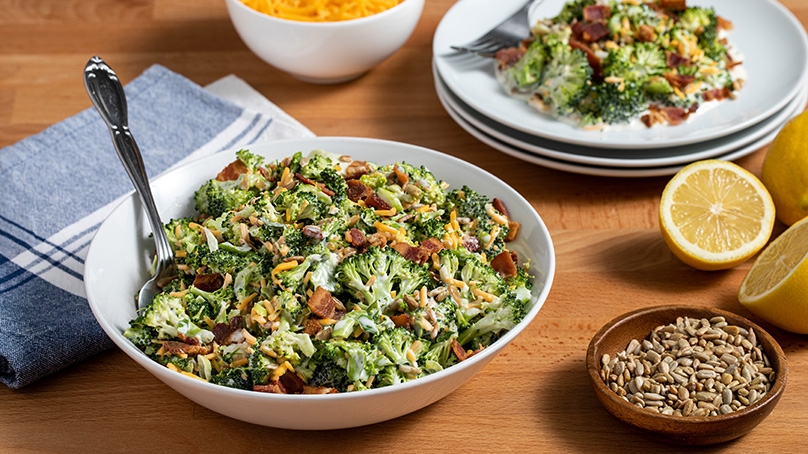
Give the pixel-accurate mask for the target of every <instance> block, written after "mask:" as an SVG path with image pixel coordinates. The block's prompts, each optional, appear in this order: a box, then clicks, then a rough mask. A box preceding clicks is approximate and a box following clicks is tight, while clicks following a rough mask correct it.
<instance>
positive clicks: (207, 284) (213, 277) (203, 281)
mask: <svg viewBox="0 0 808 454" xmlns="http://www.w3.org/2000/svg"><path fill="white" fill-rule="evenodd" d="M223 285H224V276H222V275H221V274H220V273H210V274H197V275H196V276H195V277H194V283H193V286H194V287H196V288H198V289H199V290H202V291H205V292H215V291H216V290H219V289H220V288H222V286H223Z"/></svg>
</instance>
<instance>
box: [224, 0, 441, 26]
mask: <svg viewBox="0 0 808 454" xmlns="http://www.w3.org/2000/svg"><path fill="white" fill-rule="evenodd" d="M425 1H426V0H402V1H401V2H400V3H398V4H397V5H394V6H392V7H390V8H388V9H386V10H384V11H380V12H378V13H375V14H371V15H370V16H364V17H357V18H355V19H348V20H341V21H310V22H307V21H298V20H293V19H284V18H282V17H277V16H272V15H269V14H266V13H262V12H260V11H258V10H255V9H253V8H250V7H249V6H247V5H245V4H244V3H243V2H241V1H240V0H227V2H228V3H229V4H232V5H234V7H235V8H240V9H242V10H243V11H245V12H246V14H250V15H252V16H253V17H260V18H264V19H268V20H269V21H271V22H277V23H278V24H286V25H292V24H295V25H297V26H301V27H307V28H343V27H350V26H352V25H360V24H364V23H367V22H372V21H376V20H383V19H384V18H386V17H387V16H390V15H393V14H396V12H397V11H400V10H402V9H404V8H407V7H409V5H415V6H413V7H414V8H419V7H420V8H423V5H424V3H425ZM419 5H420V6H419Z"/></svg>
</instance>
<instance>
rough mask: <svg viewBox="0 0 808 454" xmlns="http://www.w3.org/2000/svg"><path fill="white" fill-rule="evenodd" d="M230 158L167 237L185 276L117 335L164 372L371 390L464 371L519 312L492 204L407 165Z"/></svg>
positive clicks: (520, 273) (518, 284) (525, 286)
mask: <svg viewBox="0 0 808 454" xmlns="http://www.w3.org/2000/svg"><path fill="white" fill-rule="evenodd" d="M236 156H237V158H236V159H235V160H234V161H233V162H232V163H231V164H229V165H228V166H226V167H225V168H224V169H223V170H222V171H221V172H220V173H219V174H218V175H217V176H216V178H214V179H211V180H208V181H207V182H205V183H204V184H203V185H202V186H201V187H200V188H199V189H198V190H197V191H196V192H195V194H194V200H195V205H196V209H197V211H198V215H196V216H193V217H188V218H182V219H173V220H171V221H170V222H168V223H167V224H166V225H165V232H166V234H167V235H168V238H169V241H170V242H171V244H172V245H173V248H174V252H175V254H176V263H177V266H178V272H179V276H178V277H177V278H175V279H174V280H173V281H171V282H170V283H169V284H167V286H166V287H165V288H163V290H162V293H160V294H158V295H157V296H156V297H155V298H154V300H153V301H152V303H151V304H150V305H149V306H147V307H146V308H144V309H142V310H140V311H139V312H138V314H137V317H136V318H135V319H134V320H131V321H130V326H129V327H128V328H127V329H126V331H125V332H124V336H125V337H126V338H127V339H129V340H130V341H131V342H132V343H133V344H134V345H135V346H137V347H138V348H139V349H140V350H142V351H143V352H144V353H145V354H146V355H148V356H149V357H150V358H151V359H153V360H154V361H157V362H158V363H160V364H162V365H165V366H166V367H167V368H169V369H171V370H174V371H176V372H179V373H182V374H185V375H188V376H191V377H194V378H197V379H200V380H205V381H208V382H210V383H215V384H218V385H223V386H228V387H232V388H240V389H246V390H254V391H261V392H270V393H285V394H299V393H309V394H326V393H335V392H348V391H357V390H365V389H371V388H379V387H384V386H390V385H395V384H399V383H403V382H407V381H410V380H414V379H417V378H419V377H423V376H426V375H429V374H432V373H435V372H438V371H441V370H443V369H445V368H447V367H450V366H452V365H453V364H457V363H458V362H460V361H464V360H465V359H467V358H469V357H470V356H472V355H474V354H476V353H477V352H479V351H481V350H482V349H484V348H485V347H487V346H488V345H490V344H491V343H492V342H494V341H496V340H497V339H498V338H499V337H500V336H502V335H503V334H504V333H506V332H507V331H508V330H510V329H512V328H513V327H514V326H515V325H516V324H517V323H519V322H520V321H521V320H522V319H523V318H524V316H525V314H526V312H527V310H528V309H529V302H530V300H531V287H532V284H531V276H530V275H529V263H520V261H519V259H518V257H517V255H516V253H515V252H514V251H511V250H509V249H508V247H507V243H508V242H509V241H511V240H513V239H514V238H515V237H516V235H517V234H518V231H519V224H518V223H517V222H515V221H513V220H511V219H510V217H509V216H508V213H507V209H506V207H505V205H504V204H503V202H502V201H501V200H499V199H497V198H493V199H489V198H488V196H486V195H483V194H480V193H478V192H475V191H474V190H473V189H472V188H469V187H466V186H463V187H461V188H454V189H450V188H449V187H448V185H447V184H446V183H444V182H442V181H439V180H438V179H437V178H436V177H435V176H434V175H433V174H432V173H431V172H430V171H429V170H428V169H426V168H424V167H415V166H413V165H411V164H408V163H406V162H397V163H395V164H388V165H378V164H375V163H372V162H367V161H358V160H352V159H351V158H350V157H349V156H345V155H336V154H331V153H328V152H325V151H322V150H315V151H312V152H311V153H310V154H309V155H308V156H305V157H304V156H303V154H302V153H301V152H298V153H295V154H294V155H293V156H291V157H286V158H284V159H282V160H274V161H272V162H265V159H264V158H263V157H261V156H259V155H256V154H253V153H251V152H250V151H248V150H241V151H239V152H237V153H236Z"/></svg>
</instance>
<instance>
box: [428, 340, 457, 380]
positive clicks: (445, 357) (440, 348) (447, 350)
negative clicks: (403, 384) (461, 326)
mask: <svg viewBox="0 0 808 454" xmlns="http://www.w3.org/2000/svg"><path fill="white" fill-rule="evenodd" d="M454 339H455V337H454V336H452V337H448V338H446V339H444V340H441V341H439V342H434V343H432V345H430V346H429V348H428V349H427V350H426V352H424V354H423V355H421V358H420V360H419V361H420V363H421V364H422V368H423V370H424V371H426V372H428V373H435V372H439V371H441V370H443V369H445V368H447V367H449V366H451V365H453V364H455V363H457V356H455V355H454V354H453V351H452V340H454Z"/></svg>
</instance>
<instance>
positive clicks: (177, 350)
mask: <svg viewBox="0 0 808 454" xmlns="http://www.w3.org/2000/svg"><path fill="white" fill-rule="evenodd" d="M163 348H165V351H166V352H168V353H170V354H172V355H207V354H208V353H210V347H206V346H204V345H191V344H186V343H185V342H177V341H163Z"/></svg>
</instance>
